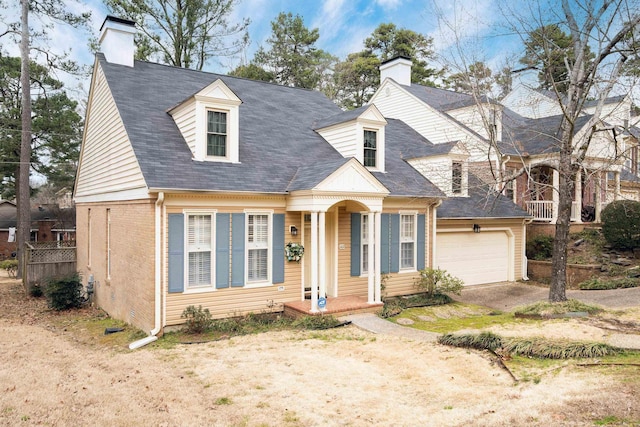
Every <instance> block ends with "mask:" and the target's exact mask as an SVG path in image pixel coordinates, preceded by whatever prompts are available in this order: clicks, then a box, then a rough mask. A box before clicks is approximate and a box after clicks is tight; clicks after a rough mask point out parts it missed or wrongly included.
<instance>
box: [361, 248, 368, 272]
mask: <svg viewBox="0 0 640 427" xmlns="http://www.w3.org/2000/svg"><path fill="white" fill-rule="evenodd" d="M362 272H363V273H368V272H369V245H362Z"/></svg>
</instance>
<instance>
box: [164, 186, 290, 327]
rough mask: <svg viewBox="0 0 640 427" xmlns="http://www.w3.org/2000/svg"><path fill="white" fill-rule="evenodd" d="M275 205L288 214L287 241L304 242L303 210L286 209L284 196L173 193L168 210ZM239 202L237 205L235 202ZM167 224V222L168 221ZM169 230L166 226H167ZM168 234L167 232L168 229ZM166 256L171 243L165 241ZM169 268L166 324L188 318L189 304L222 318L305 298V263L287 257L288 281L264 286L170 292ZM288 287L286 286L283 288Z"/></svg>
mask: <svg viewBox="0 0 640 427" xmlns="http://www.w3.org/2000/svg"><path fill="white" fill-rule="evenodd" d="M269 201H270V203H271V206H279V207H275V208H273V209H270V210H272V211H273V213H274V214H282V213H284V214H285V237H284V241H285V244H286V243H287V242H290V241H291V242H297V243H300V236H301V233H300V230H301V229H302V225H301V221H300V213H299V212H285V210H284V198H283V197H272V198H259V197H244V198H243V197H238V198H230V197H228V196H227V197H224V196H223V197H213V196H211V197H192V198H189V197H184V196H179V197H176V198H173V197H172V196H169V198H168V200H167V203H168V204H169V205H170V206H169V207H168V208H167V213H182V212H183V211H184V210H190V209H195V210H203V209H211V210H216V211H217V212H218V213H242V212H244V211H245V209H248V210H250V209H265V204H266V203H269ZM233 205H235V206H233ZM290 225H294V226H296V227H297V228H298V235H297V236H295V237H294V236H291V234H290V233H289V226H290ZM165 227H166V224H165ZM165 231H166V230H165ZM165 236H166V233H165ZM164 250H165V259H166V255H167V252H166V251H167V246H166V244H165V248H164ZM166 274H167V272H166V271H165V277H164V292H165V294H166V324H167V325H178V324H180V323H183V322H184V319H181V318H180V315H181V314H182V312H183V310H184V309H185V308H186V307H188V306H189V305H194V306H199V305H202V307H203V308H208V309H209V311H210V312H211V314H212V315H213V317H215V318H221V317H228V316H234V315H242V314H246V313H249V312H254V313H259V312H263V311H270V310H271V309H272V308H271V307H273V308H274V309H278V310H279V309H281V307H282V304H283V303H285V302H288V301H297V300H300V299H301V295H302V285H301V274H302V263H297V262H287V261H286V260H285V282H284V283H279V284H274V285H271V286H266V287H261V288H244V287H237V288H234V287H229V288H225V289H216V290H213V291H209V292H201V293H168V292H167V277H166ZM281 287H284V290H279V289H280V288H281Z"/></svg>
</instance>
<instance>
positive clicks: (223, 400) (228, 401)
mask: <svg viewBox="0 0 640 427" xmlns="http://www.w3.org/2000/svg"><path fill="white" fill-rule="evenodd" d="M214 403H215V404H216V405H219V406H220V405H232V404H233V401H232V400H231V399H230V398H228V397H219V398H217V399H216V400H215V402H214Z"/></svg>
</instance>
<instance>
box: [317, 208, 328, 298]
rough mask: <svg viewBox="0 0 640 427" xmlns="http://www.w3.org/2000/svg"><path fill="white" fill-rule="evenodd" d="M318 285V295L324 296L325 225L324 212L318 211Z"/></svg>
mask: <svg viewBox="0 0 640 427" xmlns="http://www.w3.org/2000/svg"><path fill="white" fill-rule="evenodd" d="M318 220H319V221H318V234H319V236H318V237H319V238H318V285H319V288H320V296H321V297H323V298H326V296H327V277H326V276H327V267H326V266H327V251H326V250H325V246H326V234H325V232H326V226H325V213H324V212H320V214H319V218H318Z"/></svg>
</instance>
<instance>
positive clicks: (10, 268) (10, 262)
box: [0, 259, 18, 278]
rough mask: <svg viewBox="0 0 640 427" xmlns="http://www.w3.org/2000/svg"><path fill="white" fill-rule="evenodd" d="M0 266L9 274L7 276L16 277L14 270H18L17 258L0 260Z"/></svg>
mask: <svg viewBox="0 0 640 427" xmlns="http://www.w3.org/2000/svg"><path fill="white" fill-rule="evenodd" d="M0 268H1V269H3V270H6V271H7V273H8V274H9V277H14V278H15V277H16V272H17V271H18V260H17V259H7V260H4V261H2V262H0Z"/></svg>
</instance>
